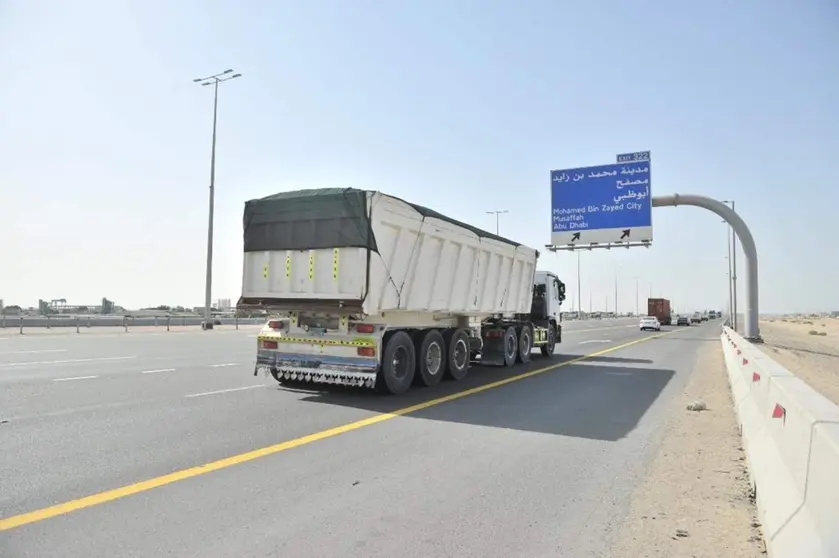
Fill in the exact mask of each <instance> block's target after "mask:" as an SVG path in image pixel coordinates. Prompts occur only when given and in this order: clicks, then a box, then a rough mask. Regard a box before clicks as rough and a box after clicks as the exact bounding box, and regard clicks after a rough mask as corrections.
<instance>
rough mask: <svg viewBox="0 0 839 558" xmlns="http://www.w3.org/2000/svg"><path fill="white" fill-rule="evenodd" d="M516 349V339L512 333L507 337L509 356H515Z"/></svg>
mask: <svg viewBox="0 0 839 558" xmlns="http://www.w3.org/2000/svg"><path fill="white" fill-rule="evenodd" d="M516 349H517V347H516V340H515V338H514V337H513V336H512V335H510V336H509V337H507V356H510V357H511V356H515V355H516Z"/></svg>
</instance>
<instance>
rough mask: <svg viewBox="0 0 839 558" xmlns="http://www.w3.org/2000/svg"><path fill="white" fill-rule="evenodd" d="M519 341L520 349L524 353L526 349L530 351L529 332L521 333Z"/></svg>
mask: <svg viewBox="0 0 839 558" xmlns="http://www.w3.org/2000/svg"><path fill="white" fill-rule="evenodd" d="M521 340H522V348H523V349H524V350H525V351H526V350H528V349H530V346H531V345H530V332H529V331H523V332H522V334H521Z"/></svg>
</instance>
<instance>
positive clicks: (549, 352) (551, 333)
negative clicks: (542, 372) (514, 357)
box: [539, 324, 556, 357]
mask: <svg viewBox="0 0 839 558" xmlns="http://www.w3.org/2000/svg"><path fill="white" fill-rule="evenodd" d="M555 348H556V329H555V326H554V324H548V342H547V343H545V344H544V345H542V346H541V347H539V349H540V350H541V351H542V356H546V357H550V356H553V354H554V349H555Z"/></svg>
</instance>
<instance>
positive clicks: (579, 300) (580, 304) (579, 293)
mask: <svg viewBox="0 0 839 558" xmlns="http://www.w3.org/2000/svg"><path fill="white" fill-rule="evenodd" d="M582 293H583V287H582V281H580V253H579V252H577V319H578V320H581V319H583V302H582V296H583V294H582Z"/></svg>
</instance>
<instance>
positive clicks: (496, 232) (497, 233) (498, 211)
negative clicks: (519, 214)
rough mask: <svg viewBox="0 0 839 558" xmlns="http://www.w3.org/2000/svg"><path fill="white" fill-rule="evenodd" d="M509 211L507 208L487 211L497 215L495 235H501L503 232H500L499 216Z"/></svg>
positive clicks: (488, 213) (489, 213)
mask: <svg viewBox="0 0 839 558" xmlns="http://www.w3.org/2000/svg"><path fill="white" fill-rule="evenodd" d="M509 212H510V211H509V210H507V209H499V210H497V211H487V215H495V235H496V236H501V233H500V232H499V231H500V226H499V220H498V216H499V215H501V214H502V213H509Z"/></svg>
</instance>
